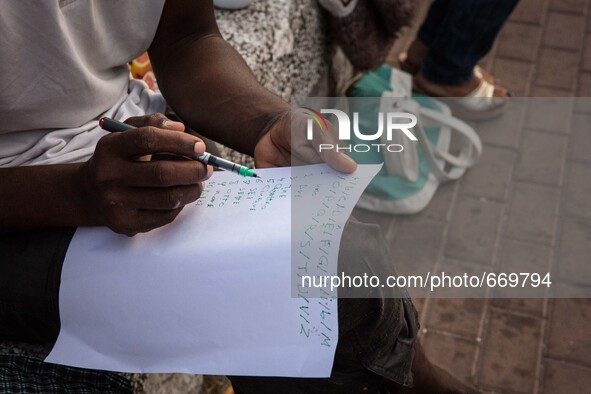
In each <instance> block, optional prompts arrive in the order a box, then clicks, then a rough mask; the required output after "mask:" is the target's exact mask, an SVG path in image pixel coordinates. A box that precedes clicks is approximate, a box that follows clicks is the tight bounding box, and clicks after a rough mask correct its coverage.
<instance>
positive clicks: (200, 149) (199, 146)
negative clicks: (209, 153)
mask: <svg viewBox="0 0 591 394" xmlns="http://www.w3.org/2000/svg"><path fill="white" fill-rule="evenodd" d="M204 153H205V144H204V143H203V142H202V141H199V142H197V143H195V154H197V156H201V155H202V154H204Z"/></svg>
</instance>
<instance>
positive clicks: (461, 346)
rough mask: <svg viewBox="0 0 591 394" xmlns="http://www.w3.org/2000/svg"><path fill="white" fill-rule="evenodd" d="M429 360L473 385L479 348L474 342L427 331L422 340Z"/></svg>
mask: <svg viewBox="0 0 591 394" xmlns="http://www.w3.org/2000/svg"><path fill="white" fill-rule="evenodd" d="M422 344H423V348H424V349H425V353H426V354H427V356H428V357H429V360H431V362H433V363H434V364H435V365H438V366H440V367H441V368H443V369H445V370H446V371H448V372H449V373H451V374H452V375H453V376H455V377H456V378H458V379H460V380H462V381H463V382H464V383H468V384H473V383H474V378H473V376H472V367H473V364H474V358H475V355H476V349H477V346H476V344H475V343H474V342H472V341H468V340H465V339H462V338H456V337H452V336H449V335H445V334H442V333H438V332H434V331H427V333H426V334H424V336H423V339H422Z"/></svg>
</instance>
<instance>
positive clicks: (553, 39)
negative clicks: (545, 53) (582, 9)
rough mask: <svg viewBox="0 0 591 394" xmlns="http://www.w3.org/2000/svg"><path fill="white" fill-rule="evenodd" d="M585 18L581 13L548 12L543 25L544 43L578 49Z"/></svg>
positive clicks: (556, 46)
mask: <svg viewBox="0 0 591 394" xmlns="http://www.w3.org/2000/svg"><path fill="white" fill-rule="evenodd" d="M584 32H585V18H584V17H583V16H582V15H574V14H565V13H561V12H549V13H548V19H547V20H546V23H545V26H544V39H543V42H544V45H546V46H549V47H555V48H561V49H567V50H571V51H577V50H579V49H580V48H581V47H582V45H583V38H584Z"/></svg>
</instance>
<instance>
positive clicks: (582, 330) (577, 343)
mask: <svg viewBox="0 0 591 394" xmlns="http://www.w3.org/2000/svg"><path fill="white" fill-rule="evenodd" d="M556 287H557V290H558V293H557V294H559V295H563V296H572V297H580V296H583V297H589V290H588V289H587V290H585V288H577V287H574V286H570V285H564V284H558V285H556ZM590 321H591V300H590V299H589V298H562V299H554V300H552V308H551V315H550V318H549V327H548V330H549V334H548V339H547V345H546V346H547V353H546V356H548V357H551V358H555V359H561V360H566V361H570V362H574V363H578V364H581V365H585V366H587V367H591V353H590V352H589V349H591V335H589V322H590Z"/></svg>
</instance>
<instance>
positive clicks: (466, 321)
mask: <svg viewBox="0 0 591 394" xmlns="http://www.w3.org/2000/svg"><path fill="white" fill-rule="evenodd" d="M483 311H484V299H482V298H435V299H432V301H431V312H430V314H429V319H428V320H427V322H426V324H425V327H427V329H428V328H429V327H433V328H436V329H437V330H443V331H447V332H450V333H453V334H457V335H462V336H465V337H469V338H477V337H478V336H479V331H480V320H481V317H482V313H483Z"/></svg>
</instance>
